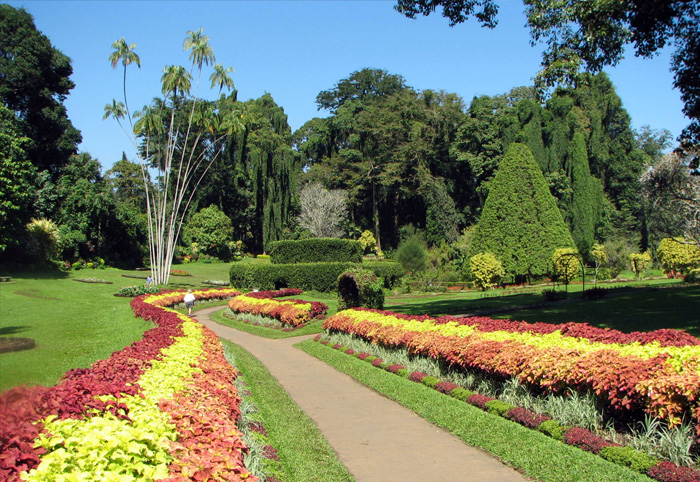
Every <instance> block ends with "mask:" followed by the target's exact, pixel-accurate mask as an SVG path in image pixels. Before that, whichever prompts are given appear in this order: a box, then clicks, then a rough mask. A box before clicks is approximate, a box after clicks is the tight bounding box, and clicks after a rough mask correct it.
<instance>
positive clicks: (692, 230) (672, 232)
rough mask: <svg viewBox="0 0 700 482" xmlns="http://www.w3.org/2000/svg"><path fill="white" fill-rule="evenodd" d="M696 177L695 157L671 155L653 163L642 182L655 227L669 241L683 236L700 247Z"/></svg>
mask: <svg viewBox="0 0 700 482" xmlns="http://www.w3.org/2000/svg"><path fill="white" fill-rule="evenodd" d="M698 135H700V129H699V130H698ZM695 155H696V156H697V153H695ZM693 167H695V171H694V170H693ZM696 174H697V163H696V164H695V165H693V160H692V156H691V157H687V156H682V155H680V154H678V153H671V154H667V155H665V156H663V157H662V158H661V159H659V160H658V161H657V162H656V163H654V164H653V165H652V166H651V168H650V169H648V170H647V171H646V172H645V173H644V175H643V176H642V177H641V182H642V188H643V192H644V198H645V201H646V211H647V216H648V217H649V222H650V224H651V225H652V227H653V228H654V229H655V230H656V231H657V232H659V233H661V234H662V235H664V236H666V237H677V236H682V237H685V238H686V239H688V240H689V241H691V242H693V243H695V244H696V245H698V246H700V221H699V219H700V215H699V214H700V176H698V175H696Z"/></svg>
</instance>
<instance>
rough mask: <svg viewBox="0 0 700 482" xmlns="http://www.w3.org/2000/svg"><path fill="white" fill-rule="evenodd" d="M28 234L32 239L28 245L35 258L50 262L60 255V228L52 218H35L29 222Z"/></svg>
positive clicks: (43, 262) (41, 261)
mask: <svg viewBox="0 0 700 482" xmlns="http://www.w3.org/2000/svg"><path fill="white" fill-rule="evenodd" d="M27 234H29V239H30V240H31V241H30V243H29V246H28V249H29V251H30V252H31V254H32V255H33V256H34V260H35V261H38V262H40V263H42V264H50V263H51V262H52V261H55V259H56V256H57V255H58V246H59V243H60V234H59V228H58V226H57V225H56V223H54V222H53V221H51V220H50V219H43V218H42V219H33V218H32V220H31V222H30V223H29V224H27Z"/></svg>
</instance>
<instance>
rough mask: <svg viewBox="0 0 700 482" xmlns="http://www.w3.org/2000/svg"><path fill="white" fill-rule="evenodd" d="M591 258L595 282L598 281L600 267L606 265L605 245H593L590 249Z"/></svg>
mask: <svg viewBox="0 0 700 482" xmlns="http://www.w3.org/2000/svg"><path fill="white" fill-rule="evenodd" d="M591 258H593V262H594V263H595V280H596V281H598V273H599V271H600V268H601V267H602V266H605V265H606V264H607V263H608V254H607V253H606V252H605V245H603V244H600V243H594V244H593V247H592V248H591Z"/></svg>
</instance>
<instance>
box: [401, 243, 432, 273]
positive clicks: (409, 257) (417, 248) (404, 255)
mask: <svg viewBox="0 0 700 482" xmlns="http://www.w3.org/2000/svg"><path fill="white" fill-rule="evenodd" d="M396 261H398V262H399V263H401V265H402V266H403V267H404V269H405V270H406V271H408V272H410V273H415V272H416V271H425V269H426V268H427V267H428V260H427V257H426V255H425V247H424V246H423V242H422V241H421V240H420V239H419V238H418V237H417V236H411V237H410V238H408V239H407V240H405V241H404V242H402V243H401V244H400V245H399V247H398V249H397V250H396Z"/></svg>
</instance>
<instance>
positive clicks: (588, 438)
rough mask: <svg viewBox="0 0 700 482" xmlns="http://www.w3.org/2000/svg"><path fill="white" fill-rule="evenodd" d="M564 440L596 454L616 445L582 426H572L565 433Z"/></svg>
mask: <svg viewBox="0 0 700 482" xmlns="http://www.w3.org/2000/svg"><path fill="white" fill-rule="evenodd" d="M564 442H566V443H567V444H568V445H574V446H576V447H578V448H580V449H582V450H585V451H586V452H592V453H594V454H598V453H600V451H601V450H602V449H604V448H605V447H610V446H612V445H615V444H613V443H612V442H609V441H607V440H605V439H604V438H601V437H598V436H597V435H594V434H593V433H592V432H591V431H590V430H588V429H585V428H581V427H572V428H570V429H569V430H567V431H566V432H565V433H564Z"/></svg>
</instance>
